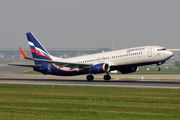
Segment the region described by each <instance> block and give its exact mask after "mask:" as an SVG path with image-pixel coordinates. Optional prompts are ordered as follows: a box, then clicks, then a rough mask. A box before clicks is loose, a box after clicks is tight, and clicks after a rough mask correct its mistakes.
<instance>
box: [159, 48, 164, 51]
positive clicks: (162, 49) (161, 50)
mask: <svg viewBox="0 0 180 120" xmlns="http://www.w3.org/2000/svg"><path fill="white" fill-rule="evenodd" d="M163 50H166V48H162V49H157V51H163Z"/></svg>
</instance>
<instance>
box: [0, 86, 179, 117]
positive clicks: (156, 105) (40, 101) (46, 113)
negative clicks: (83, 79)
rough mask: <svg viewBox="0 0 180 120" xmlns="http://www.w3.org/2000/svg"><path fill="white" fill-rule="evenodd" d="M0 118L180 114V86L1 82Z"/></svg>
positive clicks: (169, 115)
mask: <svg viewBox="0 0 180 120" xmlns="http://www.w3.org/2000/svg"><path fill="white" fill-rule="evenodd" d="M0 96H1V97H0V119H27V120H28V119H64V120H72V119H75V120H92V119H93V120H94V119H95V120H105V119H106V120H109V119H113V120H114V119H118V120H119V119H123V120H132V119H134V120H136V119H138V120H139V119H147V120H152V119H153V120H159V119H161V120H163V119H164V120H165V119H173V120H174V119H179V118H180V114H179V113H180V90H179V89H149V88H113V87H90V86H54V85H53V86H52V85H11V84H0Z"/></svg>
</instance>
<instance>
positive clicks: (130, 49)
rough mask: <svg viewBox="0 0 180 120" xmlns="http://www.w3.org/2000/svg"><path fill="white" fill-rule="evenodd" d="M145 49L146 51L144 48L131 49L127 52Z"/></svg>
mask: <svg viewBox="0 0 180 120" xmlns="http://www.w3.org/2000/svg"><path fill="white" fill-rule="evenodd" d="M144 49H145V48H144V47H142V48H135V49H129V50H127V52H126V53H130V52H131V51H138V50H144Z"/></svg>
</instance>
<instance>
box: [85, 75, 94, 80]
mask: <svg viewBox="0 0 180 120" xmlns="http://www.w3.org/2000/svg"><path fill="white" fill-rule="evenodd" d="M86 79H87V81H93V80H94V76H93V75H87V77H86Z"/></svg>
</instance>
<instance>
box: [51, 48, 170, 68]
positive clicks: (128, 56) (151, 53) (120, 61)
mask: <svg viewBox="0 0 180 120" xmlns="http://www.w3.org/2000/svg"><path fill="white" fill-rule="evenodd" d="M172 55H173V53H172V52H171V51H168V50H166V49H165V48H164V47H161V46H141V47H135V48H128V49H122V50H116V51H109V52H102V53H97V54H91V55H86V56H78V57H73V58H67V59H60V58H56V57H52V58H53V60H55V61H61V62H73V63H83V64H84V63H87V64H92V65H95V64H98V63H107V64H109V65H110V66H126V65H135V66H141V65H148V64H154V63H158V62H164V61H166V60H167V59H169V58H170V57H172ZM62 69H67V68H62Z"/></svg>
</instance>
